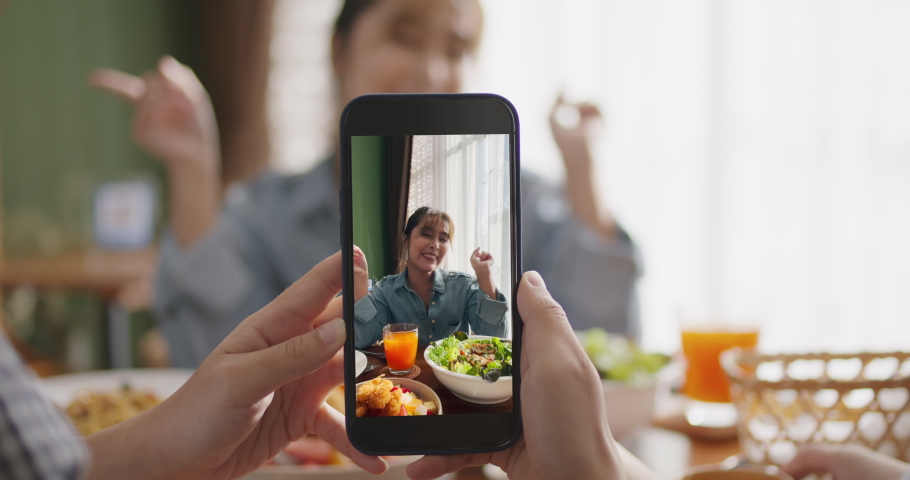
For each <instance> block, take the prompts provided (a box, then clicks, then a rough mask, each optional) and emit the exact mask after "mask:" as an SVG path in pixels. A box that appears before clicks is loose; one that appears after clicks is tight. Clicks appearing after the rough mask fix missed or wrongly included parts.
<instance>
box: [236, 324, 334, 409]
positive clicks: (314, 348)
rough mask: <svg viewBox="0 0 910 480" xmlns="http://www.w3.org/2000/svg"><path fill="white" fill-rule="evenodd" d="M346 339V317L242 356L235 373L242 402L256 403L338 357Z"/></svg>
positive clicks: (239, 357)
mask: <svg viewBox="0 0 910 480" xmlns="http://www.w3.org/2000/svg"><path fill="white" fill-rule="evenodd" d="M344 341H345V327H344V320H342V319H340V318H338V319H335V320H333V321H331V322H329V323H326V324H325V325H323V326H321V327H319V328H318V329H316V330H315V331H312V332H309V333H305V334H303V335H298V336H296V337H294V338H291V339H289V340H287V341H285V342H282V343H279V344H278V345H275V346H272V347H269V348H266V349H264V350H259V351H255V352H250V353H246V354H240V355H238V356H237V357H236V358H237V360H236V361H238V362H242V364H241V365H240V366H239V367H237V368H236V369H234V371H232V372H231V375H232V377H236V383H237V384H238V386H237V389H236V391H237V392H238V396H239V399H238V401H239V403H240V404H241V405H244V404H245V402H256V401H258V400H259V399H262V398H263V397H265V396H266V395H268V394H270V393H272V392H274V391H275V390H277V389H279V388H281V386H283V385H285V384H287V383H289V382H291V381H293V380H296V379H298V378H300V377H302V376H304V375H307V374H309V373H312V372H314V371H316V370H317V369H319V368H320V367H322V366H323V365H324V364H325V363H326V362H328V361H329V360H330V359H331V358H332V357H334V356H335V353H336V352H338V349H340V348H341V346H342V344H344ZM235 373H236V375H234V374H235ZM232 381H235V380H234V379H233V378H232Z"/></svg>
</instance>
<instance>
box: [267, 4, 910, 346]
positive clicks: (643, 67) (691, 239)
mask: <svg viewBox="0 0 910 480" xmlns="http://www.w3.org/2000/svg"><path fill="white" fill-rule="evenodd" d="M280 4H285V6H286V8H284V9H282V8H276V15H279V12H285V13H284V17H283V19H284V21H283V23H282V24H284V25H292V26H293V28H294V30H293V31H291V30H288V29H290V28H292V27H287V26H286V27H280V26H279V25H278V24H276V30H277V29H280V28H285V32H286V35H285V36H284V37H282V38H284V42H283V43H282V44H281V49H278V50H274V49H273V56H275V55H277V54H281V56H282V58H286V60H284V61H285V62H286V63H287V62H290V63H291V64H290V66H288V68H287V69H285V70H284V72H285V73H284V74H283V75H282V76H281V77H276V78H275V94H274V98H273V101H274V103H273V105H275V106H276V108H278V109H280V111H282V112H284V114H286V115H285V116H280V115H276V116H274V117H273V118H274V119H275V124H276V125H278V126H283V130H282V132H284V133H283V134H282V135H284V136H283V137H282V138H284V141H285V142H286V143H287V144H288V145H289V146H288V147H287V149H286V150H284V151H285V152H287V154H286V155H285V157H284V158H283V159H282V161H284V162H285V163H286V162H288V161H297V162H302V163H300V164H301V165H303V164H306V159H305V158H304V156H305V155H307V154H311V155H313V156H314V158H315V156H318V155H324V153H322V152H317V150H318V149H316V148H311V147H312V145H313V144H312V143H310V140H308V139H309V138H310V137H307V136H306V135H310V134H309V133H308V132H314V131H317V129H316V127H306V128H304V125H303V123H304V122H303V120H301V119H309V120H310V121H313V122H316V120H313V119H322V120H320V121H319V122H320V123H319V125H328V126H329V127H332V126H334V125H335V124H336V123H337V120H336V119H334V118H325V114H324V112H325V111H326V110H325V107H324V106H323V105H322V104H321V103H320V102H321V100H318V99H319V98H323V99H325V98H331V97H330V89H329V87H328V83H326V82H327V80H326V79H328V78H329V77H328V76H327V75H326V74H325V72H324V71H323V70H319V71H316V69H324V68H327V66H328V62H327V58H328V55H327V45H328V41H327V36H328V34H327V33H326V32H328V31H329V25H330V23H331V21H332V19H333V15H334V13H332V12H337V6H338V5H339V3H338V2H336V1H331V2H325V1H323V0H281V1H280V2H279V5H280ZM329 4H332V5H331V6H333V7H334V8H330V6H328V5H329ZM482 4H483V7H484V16H485V27H484V34H483V41H482V44H481V52H480V58H479V61H478V62H477V64H476V67H475V68H472V69H471V70H472V72H471V75H470V77H469V78H470V80H471V81H470V84H469V86H468V90H469V91H486V92H495V93H499V94H501V95H504V96H506V97H507V98H509V99H510V100H511V101H512V102H513V103H514V104H515V105H516V107H517V108H518V112H519V115H520V117H521V129H522V135H521V142H522V144H521V150H522V163H523V165H524V166H525V167H528V168H530V169H532V170H536V171H538V172H540V173H543V174H545V175H546V176H548V177H552V178H558V177H559V176H560V175H562V167H561V163H560V160H559V155H558V151H557V149H556V147H555V145H554V143H553V141H552V138H551V135H550V132H549V128H548V125H547V120H546V119H547V114H548V112H549V109H550V107H551V106H552V104H553V101H554V100H555V98H556V95H557V94H558V92H559V91H560V90H562V91H564V92H565V93H566V94H567V96H568V97H569V98H570V99H590V100H592V101H595V102H597V103H598V104H599V105H600V106H601V107H602V110H603V112H604V114H605V117H606V129H605V131H604V132H603V134H602V136H601V138H600V142H599V143H598V144H597V146H596V154H597V160H598V163H597V185H598V194H599V195H600V196H601V198H602V200H604V202H605V204H606V205H608V206H609V207H610V208H611V209H612V210H613V211H614V212H615V213H616V215H617V216H618V218H619V219H620V221H621V222H622V223H623V225H624V226H625V227H626V228H627V229H628V230H629V231H630V233H631V234H632V235H633V237H634V238H635V240H636V241H637V243H638V245H639V246H640V247H641V249H642V252H643V255H644V259H645V266H644V267H645V274H644V276H643V277H642V281H641V284H640V293H641V311H642V319H643V342H644V344H645V346H646V347H647V348H651V349H659V350H666V351H671V350H674V349H676V348H677V347H678V345H679V334H678V327H679V325H678V313H677V312H678V310H679V307H681V306H683V305H684V304H686V303H688V302H690V301H692V300H693V299H702V298H708V299H710V300H712V301H714V302H718V303H724V304H732V305H733V306H734V307H736V308H737V309H738V310H752V311H754V312H757V314H758V315H759V316H760V317H761V318H762V319H763V326H762V340H761V342H762V345H763V346H764V347H765V348H767V349H769V350H806V349H811V350H859V349H893V348H904V349H906V348H910V295H908V292H910V55H908V53H910V28H907V25H910V2H908V1H905V0H863V1H860V0H563V1H560V2H558V8H557V6H556V4H554V3H553V2H552V1H548V0H485V1H483V0H482ZM307 12H309V13H307ZM295 19H297V20H295ZM301 22H306V25H307V28H303V27H301V25H303V23H301ZM320 22H324V23H320ZM312 23H318V24H319V25H315V26H311V24H312ZM320 29H321V31H322V32H323V33H325V34H324V35H322V34H319V33H317V32H318V31H319V30H320ZM287 32H290V33H287ZM278 33H279V32H277V31H276V36H277V35H278ZM320 35H322V36H320ZM316 37H318V38H316ZM310 50H313V51H316V52H318V53H307V52H310ZM300 58H310V59H322V60H318V61H317V60H312V61H311V63H309V64H306V65H310V67H309V69H307V68H304V63H301V62H303V60H299V59H300ZM287 59H298V60H287ZM294 62H297V63H294ZM294 65H296V67H294ZM277 68H279V66H278V65H276V69H277ZM307 75H309V76H307ZM310 89H314V91H315V90H318V91H319V92H321V93H319V94H318V95H317V94H316V93H312V92H310V91H309V90H310ZM295 92H298V93H299V94H298V96H296V97H295V96H293V95H292V94H293V93H295ZM304 97H305V98H304ZM306 99H311V100H312V101H311V100H306ZM291 116H295V117H294V118H295V119H296V120H295V121H296V122H297V123H293V124H292V123H289V122H290V117H291ZM275 140H276V141H275V142H274V143H275V145H276V149H281V148H282V146H281V139H275ZM292 144H293V145H297V146H300V147H301V148H299V149H296V148H295V149H293V150H292V149H291V145H292ZM292 152H293V154H292V155H290V154H291V153H292ZM317 153H318V155H317ZM461 245H462V244H461V243H459V245H458V248H459V249H463V248H464V247H462V246H461ZM498 260H499V258H497V261H498ZM502 285H503V283H500V286H502Z"/></svg>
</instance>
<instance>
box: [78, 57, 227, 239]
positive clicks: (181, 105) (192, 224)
mask: <svg viewBox="0 0 910 480" xmlns="http://www.w3.org/2000/svg"><path fill="white" fill-rule="evenodd" d="M89 83H90V84H91V85H92V86H94V87H95V88H98V89H100V90H102V91H105V92H108V93H110V94H112V95H115V96H117V97H119V98H121V99H123V100H125V101H127V102H128V103H129V104H131V105H133V106H134V107H135V109H136V113H135V115H134V116H133V127H132V132H133V140H134V141H135V142H136V144H137V145H139V147H141V148H142V149H143V150H145V151H146V152H148V153H149V154H150V155H152V156H153V157H155V158H157V159H158V160H160V161H161V163H162V164H163V165H164V167H165V169H166V170H167V173H168V178H169V181H170V194H171V198H170V202H169V203H170V208H171V214H170V222H171V227H172V228H173V232H174V236H175V237H176V238H177V241H178V243H179V244H180V245H181V246H183V247H188V246H191V245H192V244H193V243H195V242H196V241H197V240H198V239H200V238H201V237H203V236H205V234H206V233H208V232H209V231H210V230H211V228H213V226H214V224H215V222H216V221H217V215H218V210H219V208H218V207H219V203H220V200H219V199H220V190H221V184H220V182H221V152H220V148H219V141H218V124H217V122H216V120H215V112H214V110H213V109H212V102H211V100H210V99H209V95H208V93H207V92H206V91H205V88H203V86H202V84H201V83H200V82H199V79H198V78H196V75H195V74H194V73H193V71H192V70H191V69H190V68H189V67H187V66H186V65H183V64H181V63H179V62H178V61H177V60H175V59H174V58H173V57H170V56H165V57H162V58H161V60H159V62H158V66H157V68H156V69H155V70H153V71H150V72H146V73H145V74H144V75H143V76H142V77H137V76H135V75H130V74H128V73H124V72H120V71H117V70H111V69H98V70H95V71H93V72H92V73H91V75H90V77H89Z"/></svg>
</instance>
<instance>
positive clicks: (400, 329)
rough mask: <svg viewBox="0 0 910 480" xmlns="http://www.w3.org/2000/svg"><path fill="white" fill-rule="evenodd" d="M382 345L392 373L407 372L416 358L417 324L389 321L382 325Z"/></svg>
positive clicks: (403, 373)
mask: <svg viewBox="0 0 910 480" xmlns="http://www.w3.org/2000/svg"><path fill="white" fill-rule="evenodd" d="M382 345H383V347H384V348H385V361H386V363H387V364H388V365H389V370H390V371H391V372H392V374H393V375H405V374H407V373H408V371H410V370H411V368H412V367H413V366H414V361H415V360H416V359H417V324H414V323H390V324H388V325H386V326H384V327H382Z"/></svg>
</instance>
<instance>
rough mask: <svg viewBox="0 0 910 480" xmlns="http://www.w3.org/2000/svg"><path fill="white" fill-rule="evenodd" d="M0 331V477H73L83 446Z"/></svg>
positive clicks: (85, 456) (82, 463)
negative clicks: (39, 388) (40, 390)
mask: <svg viewBox="0 0 910 480" xmlns="http://www.w3.org/2000/svg"><path fill="white" fill-rule="evenodd" d="M36 381H37V379H36V377H35V376H34V374H33V373H32V372H31V371H29V370H28V369H27V368H26V366H25V365H24V364H23V363H22V360H20V359H19V356H18V355H16V352H15V351H14V350H13V347H12V346H11V345H10V343H9V341H8V340H7V339H6V337H5V336H4V335H3V334H2V332H0V478H15V479H17V480H20V479H21V480H39V479H40V480H57V479H61V480H63V479H77V478H80V476H81V475H82V473H83V470H85V467H87V466H88V461H89V452H88V447H87V446H86V445H85V443H84V442H83V441H82V439H81V438H80V437H79V436H78V434H77V433H76V431H75V429H74V428H73V426H72V424H71V423H70V422H69V420H68V419H67V418H66V417H65V416H64V414H63V412H61V411H60V409H58V408H57V407H55V406H54V405H52V404H51V403H50V401H48V399H47V398H45V397H44V396H43V395H42V394H41V392H39V391H38V389H37V387H36V386H35V382H36Z"/></svg>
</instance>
